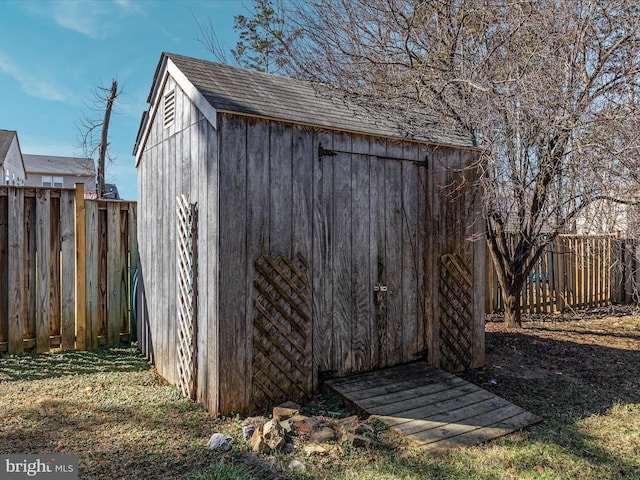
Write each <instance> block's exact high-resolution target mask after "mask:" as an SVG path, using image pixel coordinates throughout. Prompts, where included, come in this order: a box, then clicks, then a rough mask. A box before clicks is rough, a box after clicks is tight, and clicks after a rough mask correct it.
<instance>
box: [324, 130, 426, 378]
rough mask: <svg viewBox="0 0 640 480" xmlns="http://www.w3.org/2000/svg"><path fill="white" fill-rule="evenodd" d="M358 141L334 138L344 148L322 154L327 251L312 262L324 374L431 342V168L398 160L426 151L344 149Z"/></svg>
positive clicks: (411, 354)
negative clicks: (426, 260)
mask: <svg viewBox="0 0 640 480" xmlns="http://www.w3.org/2000/svg"><path fill="white" fill-rule="evenodd" d="M354 143H355V142H354ZM349 147H351V148H352V149H353V150H355V148H354V147H356V146H355V145H340V144H339V143H338V142H336V139H335V138H334V144H333V148H334V149H336V151H337V154H336V155H335V156H330V157H323V158H322V159H321V160H320V163H321V165H320V166H319V169H320V181H319V182H317V185H318V188H319V189H320V191H319V195H320V196H321V198H320V200H321V201H320V202H319V205H320V212H321V215H320V216H321V218H320V222H319V226H318V228H319V229H320V231H321V233H322V241H321V242H320V243H321V245H320V248H321V250H322V251H321V252H320V256H318V255H316V256H315V258H314V263H313V268H314V275H315V276H316V277H318V276H320V277H321V278H320V280H319V281H318V280H317V281H316V282H315V285H314V292H315V297H314V317H315V320H316V322H315V323H316V329H315V331H314V348H315V349H316V355H315V356H316V358H318V359H319V361H318V364H319V365H318V366H319V370H320V373H321V376H322V373H323V371H324V373H325V375H326V376H340V375H345V374H348V373H352V372H358V371H364V370H371V369H375V368H380V367H385V366H389V365H395V364H399V363H403V362H409V361H412V360H415V359H417V358H420V357H422V356H423V354H424V349H425V345H426V339H425V325H424V313H423V310H424V309H423V302H424V280H425V279H424V265H423V250H424V240H423V239H424V235H425V231H424V230H425V228H424V225H425V217H424V206H425V201H424V193H425V184H426V169H424V168H422V167H420V166H418V164H417V163H415V162H414V161H404V160H399V158H407V157H408V158H412V157H413V156H417V148H416V149H415V150H416V151H415V152H414V151H413V150H411V151H410V152H404V151H403V147H402V146H398V147H397V148H398V149H399V151H390V150H392V149H393V148H394V147H393V146H392V145H387V146H386V148H385V150H386V151H385V154H384V155H372V154H370V153H367V154H357V153H351V154H346V153H340V151H348V150H347V148H349ZM406 148H407V147H405V149H406ZM317 223H318V222H317ZM316 238H317V237H316ZM319 262H322V263H321V264H319ZM318 269H320V272H318Z"/></svg>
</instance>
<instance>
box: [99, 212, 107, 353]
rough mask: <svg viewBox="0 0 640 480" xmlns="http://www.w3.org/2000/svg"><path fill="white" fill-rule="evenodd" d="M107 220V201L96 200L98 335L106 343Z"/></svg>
mask: <svg viewBox="0 0 640 480" xmlns="http://www.w3.org/2000/svg"><path fill="white" fill-rule="evenodd" d="M107 230H108V220H107V202H106V201H104V200H99V201H98V256H99V259H98V304H97V306H98V335H99V336H100V337H102V339H101V342H100V343H101V344H102V342H104V343H107V340H108V334H107V331H108V330H107V295H108V291H109V286H108V283H107V250H108V248H109V243H108V238H107Z"/></svg>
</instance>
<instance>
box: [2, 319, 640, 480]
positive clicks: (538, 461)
mask: <svg viewBox="0 0 640 480" xmlns="http://www.w3.org/2000/svg"><path fill="white" fill-rule="evenodd" d="M487 352H488V354H487V366H486V367H485V368H483V369H481V370H478V371H474V372H469V373H467V374H465V375H464V378H465V379H467V380H469V381H472V382H474V383H476V384H478V385H480V386H482V387H483V388H487V389H488V390H491V391H492V392H494V393H497V394H499V395H502V396H503V397H505V398H506V399H508V400H509V401H511V402H513V403H516V404H518V405H520V406H522V407H524V408H527V409H529V410H530V411H532V412H533V413H535V414H537V415H540V416H542V417H544V420H545V421H544V422H543V423H542V424H539V425H537V426H535V427H532V428H530V429H528V430H525V431H522V432H518V433H515V434H512V435H509V436H507V437H504V438H501V439H498V440H496V441H493V442H490V443H488V444H486V445H481V446H477V447H470V448H463V449H460V450H457V451H453V452H449V453H445V454H441V455H437V456H434V455H429V454H426V453H425V452H423V451H420V450H418V449H416V448H414V447H411V446H410V445H407V444H406V443H405V442H404V441H403V440H402V439H401V438H398V437H397V436H395V435H393V434H392V433H391V432H389V431H387V430H385V429H384V428H383V427H382V426H381V425H379V424H377V423H375V422H371V423H372V424H374V425H376V427H377V429H378V430H377V432H376V436H375V439H374V442H373V444H372V445H371V446H370V447H367V448H364V449H355V448H351V447H347V446H345V445H343V446H340V447H339V448H336V450H335V451H334V452H332V453H331V454H329V455H325V456H316V457H307V456H305V455H304V454H303V452H302V450H301V446H300V445H298V446H297V447H296V450H294V452H292V453H289V454H278V455H276V456H267V455H261V456H255V455H253V454H251V453H250V451H249V448H248V445H247V443H246V442H245V441H244V440H242V436H241V418H239V417H233V418H213V417H212V416H211V415H209V414H208V413H207V412H206V411H205V410H203V409H202V408H200V407H199V406H197V405H195V404H193V403H191V402H189V401H188V400H186V399H184V398H182V397H181V395H180V392H179V390H178V388H176V387H174V386H170V385H167V384H166V382H165V381H163V380H162V379H161V378H159V377H158V376H157V375H156V374H155V372H154V371H153V370H152V369H151V368H150V366H149V364H148V363H147V362H146V361H145V360H144V359H143V358H141V357H139V356H138V355H137V354H136V351H135V349H134V348H132V347H126V348H125V347H121V348H112V349H101V350H99V351H97V352H67V353H54V354H47V355H39V356H35V355H21V356H11V357H9V356H4V357H2V356H0V453H2V454H7V453H69V454H77V455H79V457H80V478H82V479H143V478H144V479H222V480H224V479H241V480H242V479H249V478H265V479H266V478H271V479H285V478H292V479H325V478H326V479H339V478H349V479H353V480H365V479H407V480H409V479H416V480H417V479H447V480H448V479H464V480H467V479H474V478H475V479H580V480H582V479H603V480H604V479H607V480H609V479H640V317H631V316H628V317H609V318H601V317H594V316H591V317H586V318H585V317H575V318H573V319H572V318H569V319H567V318H565V317H548V318H543V319H537V320H536V321H533V322H528V323H527V324H526V325H525V328H524V329H523V330H508V329H505V328H504V326H503V324H502V323H500V322H488V323H487ZM305 408H306V409H307V411H308V412H309V413H314V414H318V413H323V412H324V413H327V412H329V411H331V412H336V411H342V412H344V413H345V414H347V413H349V412H347V411H346V410H347V407H346V406H344V405H340V403H339V399H335V398H331V397H319V398H318V399H316V400H315V401H314V402H311V403H310V404H309V405H307V406H305ZM327 414H328V413H327ZM214 432H223V433H227V434H229V435H231V436H232V437H233V438H234V442H233V443H234V449H233V450H232V451H231V452H228V453H220V452H212V451H209V450H207V449H206V443H207V440H208V438H209V437H210V436H211V434H212V433H214ZM294 459H298V460H301V461H302V462H303V463H304V464H305V467H306V470H305V471H304V472H302V473H293V472H290V471H288V470H287V464H288V463H289V462H290V461H291V460H294Z"/></svg>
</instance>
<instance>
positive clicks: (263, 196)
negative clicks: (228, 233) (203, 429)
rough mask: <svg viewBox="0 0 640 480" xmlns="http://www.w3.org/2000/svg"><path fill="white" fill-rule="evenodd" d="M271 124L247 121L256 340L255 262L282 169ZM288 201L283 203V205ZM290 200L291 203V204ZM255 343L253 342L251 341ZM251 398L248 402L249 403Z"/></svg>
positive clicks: (250, 312) (250, 309)
mask: <svg viewBox="0 0 640 480" xmlns="http://www.w3.org/2000/svg"><path fill="white" fill-rule="evenodd" d="M268 145H269V124H268V123H267V122H266V121H264V120H258V119H252V118H249V119H247V214H246V216H247V228H246V236H247V257H246V261H247V264H246V265H245V267H244V269H245V271H246V272H247V275H246V276H245V287H244V289H245V309H246V311H247V315H246V318H245V326H244V328H245V330H246V332H247V335H248V336H253V319H254V316H255V310H254V302H255V298H256V294H255V289H254V282H255V281H256V278H257V273H256V269H255V262H256V260H258V258H260V256H261V255H262V254H267V253H269V217H270V213H269V212H270V193H269V192H270V188H269V185H270V181H269V178H270V172H271V169H273V170H274V175H276V176H279V175H280V171H279V166H278V164H277V161H276V160H275V159H274V163H273V164H271V166H270V161H269V151H270V150H269V148H268ZM284 200H285V199H280V201H284ZM291 200H292V199H291V198H289V199H288V201H289V202H291ZM251 340H253V339H251ZM252 344H253V342H252V341H251V342H250V343H249V344H248V345H247V354H246V356H245V362H246V363H245V365H244V369H245V370H246V371H247V372H250V373H249V375H252V374H253V370H252V368H253V346H252ZM249 401H250V398H247V402H249Z"/></svg>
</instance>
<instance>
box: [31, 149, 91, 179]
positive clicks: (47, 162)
mask: <svg viewBox="0 0 640 480" xmlns="http://www.w3.org/2000/svg"><path fill="white" fill-rule="evenodd" d="M22 156H23V158H24V167H25V170H26V171H27V174H29V173H38V174H49V175H77V176H80V177H87V176H93V175H95V174H96V167H95V165H94V163H93V160H92V159H91V158H77V157H56V156H53V155H28V154H23V155H22Z"/></svg>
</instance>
